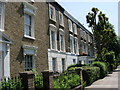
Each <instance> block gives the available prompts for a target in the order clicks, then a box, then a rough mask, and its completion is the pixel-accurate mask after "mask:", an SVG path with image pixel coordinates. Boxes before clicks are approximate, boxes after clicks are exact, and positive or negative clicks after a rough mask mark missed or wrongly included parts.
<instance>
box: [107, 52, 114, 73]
mask: <svg viewBox="0 0 120 90" xmlns="http://www.w3.org/2000/svg"><path fill="white" fill-rule="evenodd" d="M106 62H107V63H108V65H109V66H108V68H109V72H111V71H113V70H114V69H115V67H116V66H115V52H113V51H110V52H108V53H106Z"/></svg>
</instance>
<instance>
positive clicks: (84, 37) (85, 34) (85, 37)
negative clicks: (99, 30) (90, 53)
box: [84, 31, 87, 40]
mask: <svg viewBox="0 0 120 90" xmlns="http://www.w3.org/2000/svg"><path fill="white" fill-rule="evenodd" d="M86 36H87V35H86V32H85V31H84V40H86V39H87V37H86Z"/></svg>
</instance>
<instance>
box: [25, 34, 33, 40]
mask: <svg viewBox="0 0 120 90" xmlns="http://www.w3.org/2000/svg"><path fill="white" fill-rule="evenodd" d="M24 37H25V38H28V39H32V40H35V38H34V37H31V36H27V35H24Z"/></svg>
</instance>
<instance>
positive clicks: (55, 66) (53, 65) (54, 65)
mask: <svg viewBox="0 0 120 90" xmlns="http://www.w3.org/2000/svg"><path fill="white" fill-rule="evenodd" d="M56 64H57V62H56V58H52V67H53V71H54V72H55V71H57V65H56Z"/></svg>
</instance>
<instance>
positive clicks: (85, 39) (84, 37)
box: [83, 31, 86, 40]
mask: <svg viewBox="0 0 120 90" xmlns="http://www.w3.org/2000/svg"><path fill="white" fill-rule="evenodd" d="M83 32H84V40H86V32H85V31H83Z"/></svg>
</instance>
